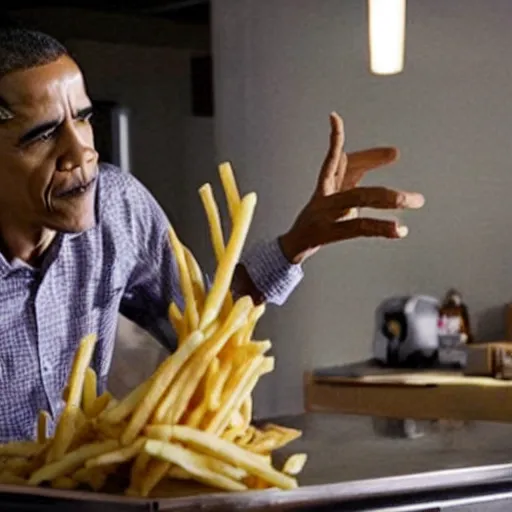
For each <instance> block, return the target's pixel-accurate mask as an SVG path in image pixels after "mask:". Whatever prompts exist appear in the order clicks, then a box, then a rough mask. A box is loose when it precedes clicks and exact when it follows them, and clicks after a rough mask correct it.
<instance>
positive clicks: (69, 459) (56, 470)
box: [28, 440, 119, 485]
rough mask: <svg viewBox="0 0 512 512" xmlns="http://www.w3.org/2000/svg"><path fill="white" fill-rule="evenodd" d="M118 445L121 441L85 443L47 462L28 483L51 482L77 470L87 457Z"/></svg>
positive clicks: (95, 455) (94, 455)
mask: <svg viewBox="0 0 512 512" xmlns="http://www.w3.org/2000/svg"><path fill="white" fill-rule="evenodd" d="M117 446H119V443H118V441H114V440H110V441H104V442H102V443H92V444H86V445H83V446H81V447H80V448H78V449H77V450H75V451H74V452H69V453H67V454H66V455H64V457H63V458H62V459H60V460H58V461H56V462H52V463H50V464H46V465H44V466H43V467H41V468H40V469H38V470H37V471H35V472H34V473H33V474H32V476H31V477H30V479H29V481H28V483H29V485H39V484H41V483H42V482H51V481H52V480H53V479H55V478H58V477H59V476H65V475H66V474H67V473H70V472H73V471H75V470H76V469H78V468H79V467H80V466H81V465H82V464H84V463H85V461H86V460H87V459H90V458H93V457H97V456H98V455H101V454H102V453H107V452H109V451H112V450H115V449H116V448H117Z"/></svg>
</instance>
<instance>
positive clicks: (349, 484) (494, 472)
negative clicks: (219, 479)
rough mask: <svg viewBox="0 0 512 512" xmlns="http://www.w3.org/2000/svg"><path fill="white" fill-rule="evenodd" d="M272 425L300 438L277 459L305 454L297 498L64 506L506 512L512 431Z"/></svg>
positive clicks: (308, 420)
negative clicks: (400, 434)
mask: <svg viewBox="0 0 512 512" xmlns="http://www.w3.org/2000/svg"><path fill="white" fill-rule="evenodd" d="M272 421H275V422H276V423H279V424H282V425H287V426H293V427H297V428H300V429H302V430H303V436H302V438H301V439H299V440H297V441H295V442H294V443H293V444H292V445H290V446H289V447H287V448H286V449H285V450H283V451H282V453H280V454H279V455H278V456H277V459H284V458H285V457H286V455H287V454H289V453H295V452H307V453H308V455H309V460H308V463H307V465H306V467H305V469H304V471H303V473H302V474H301V475H300V477H299V482H300V485H301V487H300V488H299V489H297V490H294V491H286V492H281V491H273V490H268V491H258V492H249V493H215V494H210V495H195V496H189V497H186V496H183V497H177V498H174V499H171V500H169V499H165V500H154V501H152V502H151V503H148V502H146V503H142V502H141V503H138V504H137V503H135V502H128V501H126V500H125V499H123V498H121V499H120V500H117V501H115V500H114V499H113V497H101V496H98V495H96V496H92V495H89V497H87V495H86V494H85V493H80V494H81V496H80V498H81V500H80V502H77V506H76V507H75V505H74V504H73V505H72V506H73V508H77V512H78V510H80V511H82V510H94V512H99V511H100V510H112V511H121V510H152V511H153V510H179V511H197V510H201V511H219V512H220V511H222V512H228V511H231V510H246V509H247V510H252V511H255V510H258V511H259V510H301V511H313V510H315V511H327V510H329V511H331V510H344V511H362V510H365V511H374V512H377V511H380V512H406V511H411V512H412V511H419V512H427V511H428V512H436V511H443V512H445V511H446V512H452V511H453V512H477V511H478V512H487V511H489V512H491V511H492V512H496V511H501V510H504V511H510V510H512V464H509V461H512V425H509V424H497V423H472V424H469V425H465V426H463V427H462V428H458V429H455V430H453V429H451V428H450V426H449V425H448V426H441V427H440V426H439V425H435V426H434V425H428V431H427V433H426V434H425V435H424V436H423V437H419V438H414V439H409V438H390V437H384V436H382V435H381V434H379V433H378V432H377V431H376V430H375V428H374V423H373V420H372V418H369V417H356V416H342V415H337V414H332V415H329V414H306V415H301V416H297V417H288V418H276V419H273V420H272ZM380 431H382V429H380V430H379V432H380ZM277 464H278V465H279V460H278V461H277ZM44 494H45V496H46V498H45V499H47V500H49V501H47V503H48V507H49V508H51V510H53V511H56V510H57V511H60V510H70V508H69V507H70V503H72V502H70V501H69V500H68V501H66V502H60V501H59V500H58V499H56V498H55V493H54V492H52V491H51V490H48V491H47V492H45V493H44ZM68 498H69V496H68ZM16 499H19V497H17V496H13V495H12V494H11V495H7V496H6V495H3V494H1V489H0V509H1V510H2V511H4V510H11V508H9V506H10V503H11V502H13V500H14V501H15V500H16ZM23 499H24V500H25V501H24V502H25V505H26V506H25V507H24V508H19V507H16V508H12V510H46V508H44V507H43V506H42V505H43V502H42V501H41V498H39V499H38V500H37V501H36V502H35V503H32V506H33V507H35V508H30V506H31V502H30V498H29V497H27V496H26V495H25V496H24V498H23ZM89 500H91V501H89ZM488 507H492V508H488Z"/></svg>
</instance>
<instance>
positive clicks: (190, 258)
mask: <svg viewBox="0 0 512 512" xmlns="http://www.w3.org/2000/svg"><path fill="white" fill-rule="evenodd" d="M183 251H184V252H185V260H186V262H187V268H188V271H189V273H190V279H191V280H192V282H193V283H195V284H196V285H197V287H198V290H199V291H200V292H201V295H202V296H203V300H204V293H205V287H204V277H203V273H202V272H201V267H200V266H199V264H198V263H197V260H196V259H195V258H194V255H193V254H192V252H191V251H190V249H189V248H188V247H185V246H183Z"/></svg>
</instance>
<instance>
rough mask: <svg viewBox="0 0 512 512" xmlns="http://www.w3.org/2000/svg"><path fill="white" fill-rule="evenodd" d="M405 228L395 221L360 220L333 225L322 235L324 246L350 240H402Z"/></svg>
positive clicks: (405, 234) (405, 231)
mask: <svg viewBox="0 0 512 512" xmlns="http://www.w3.org/2000/svg"><path fill="white" fill-rule="evenodd" d="M405 236H407V228H406V227H405V226H399V225H398V223H397V222H396V221H392V220H378V219H370V218H360V219H353V220H347V221H342V222H338V223H334V224H332V225H331V227H330V228H329V229H328V230H327V231H326V232H325V233H324V237H325V240H324V241H323V242H322V243H324V244H327V243H333V242H339V241H342V240H350V239H352V238H361V237H365V238H374V237H379V238H404V237H405Z"/></svg>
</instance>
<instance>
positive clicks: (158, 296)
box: [120, 177, 303, 350]
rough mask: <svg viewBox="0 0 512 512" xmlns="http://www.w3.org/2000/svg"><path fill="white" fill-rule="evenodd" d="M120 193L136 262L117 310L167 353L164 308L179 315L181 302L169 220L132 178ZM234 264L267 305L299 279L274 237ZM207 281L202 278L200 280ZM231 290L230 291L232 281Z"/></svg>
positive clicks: (170, 339)
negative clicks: (126, 209)
mask: <svg viewBox="0 0 512 512" xmlns="http://www.w3.org/2000/svg"><path fill="white" fill-rule="evenodd" d="M126 194H127V203H128V207H129V213H128V216H129V226H130V229H129V230H130V236H131V243H132V244H133V246H134V248H135V251H134V254H135V255H136V259H137V261H136V264H135V267H134V268H133V271H132V272H131V275H130V278H129V280H128V283H127V286H126V290H125V293H124V296H123V299H122V302H121V310H120V312H121V314H123V315H124V316H126V317H127V318H129V319H130V320H132V321H133V322H135V323H136V324H138V325H139V326H140V327H142V328H143V329H146V330H147V331H148V332H150V333H151V334H152V335H154V336H155V337H156V338H157V339H158V340H159V341H160V342H161V343H162V344H164V346H166V347H168V348H169V349H171V350H172V349H174V348H175V346H176V336H175V333H174V332H173V330H172V328H171V326H170V323H169V321H168V316H167V314H168V307H169V304H170V303H171V302H175V303H176V304H177V306H178V307H179V308H180V310H182V311H183V309H184V301H183V297H182V294H181V289H180V282H179V273H178V268H177V264H176V260H175V258H174V254H173V251H172V248H171V245H170V243H169V238H168V228H169V224H170V222H169V219H168V217H167V215H166V214H165V212H164V211H163V209H162V208H161V207H160V205H159V204H158V203H157V201H156V199H155V198H154V197H153V196H152V195H151V194H150V192H149V191H148V190H147V189H146V188H145V186H144V185H142V183H140V182H139V181H137V180H136V179H135V178H133V177H132V178H131V179H130V184H129V186H128V187H127V191H126ZM177 231H178V230H177ZM178 236H179V233H178ZM240 263H241V264H242V265H243V266H244V267H245V268H246V270H247V273H248V274H249V276H250V278H251V280H252V281H253V283H254V285H255V286H256V288H257V289H258V290H259V291H260V292H261V294H262V296H263V297H264V299H265V301H266V302H267V303H270V304H276V305H282V304H283V303H284V302H285V301H286V300H287V298H288V297H289V295H290V294H291V292H292V291H293V290H294V289H295V288H296V287H297V286H298V284H299V283H300V281H301V279H302V277H303V272H302V268H301V267H300V265H294V264H291V263H290V262H289V261H288V260H287V259H286V258H285V256H284V255H283V252H282V250H281V247H280V245H279V242H278V241H277V239H276V240H271V241H269V242H260V243H257V244H255V245H254V246H253V247H252V248H251V249H250V250H248V251H247V252H246V253H245V254H244V255H243V256H242V258H241V262H240ZM210 281H211V280H210V279H209V278H208V276H205V282H206V283H209V282H210ZM233 287H234V288H236V283H233Z"/></svg>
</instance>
